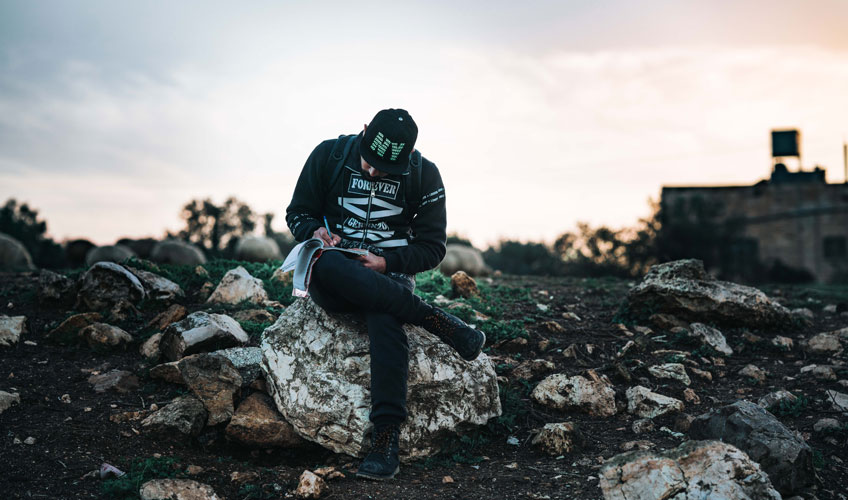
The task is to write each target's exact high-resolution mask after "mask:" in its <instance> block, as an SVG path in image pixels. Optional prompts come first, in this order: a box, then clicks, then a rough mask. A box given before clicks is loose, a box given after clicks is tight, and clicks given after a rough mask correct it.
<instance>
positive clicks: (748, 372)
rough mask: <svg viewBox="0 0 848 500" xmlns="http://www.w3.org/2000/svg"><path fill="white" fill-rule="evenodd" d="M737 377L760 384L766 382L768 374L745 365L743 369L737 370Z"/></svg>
mask: <svg viewBox="0 0 848 500" xmlns="http://www.w3.org/2000/svg"><path fill="white" fill-rule="evenodd" d="M739 376H740V377H743V378H749V379H751V380H753V381H755V382H756V383H758V384H762V383H763V382H765V381H766V378H767V377H768V372H766V371H765V370H763V369H762V368H760V367H758V366H756V365H745V367H744V368H742V369H741V370H739Z"/></svg>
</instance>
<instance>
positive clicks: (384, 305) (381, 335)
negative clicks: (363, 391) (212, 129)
mask: <svg viewBox="0 0 848 500" xmlns="http://www.w3.org/2000/svg"><path fill="white" fill-rule="evenodd" d="M417 137H418V127H417V125H416V124H415V122H414V121H413V120H412V117H411V116H409V113H407V112H406V111H404V110H402V109H385V110H382V111H380V112H379V113H377V115H376V116H375V117H374V119H373V120H372V121H371V123H370V124H368V125H365V126H364V127H363V130H362V132H361V133H360V134H359V135H355V136H353V135H351V136H340V137H339V138H338V139H331V140H327V141H324V142H322V143H321V144H319V145H318V146H317V147H316V148H315V149H314V150H313V151H312V154H311V155H309V158H308V159H307V160H306V165H304V167H303V171H302V172H301V174H300V177H299V178H298V181H297V185H296V186H295V190H294V195H293V196H292V201H291V204H289V206H288V208H287V209H286V222H287V223H288V226H289V229H290V230H291V232H292V234H293V235H294V237H295V239H297V240H298V241H304V240H307V239H309V238H320V239H322V240H323V241H324V242H325V244H327V245H332V246H342V247H345V248H363V249H366V250H368V254H367V255H365V256H357V257H353V256H351V254H347V253H345V252H325V253H323V254H322V255H321V257H320V258H319V259H318V261H317V262H316V263H315V266H314V267H313V270H312V279H311V282H310V285H309V293H310V295H311V297H312V298H313V300H314V301H315V302H316V303H317V304H318V305H320V306H321V307H322V308H324V309H325V310H327V311H329V312H361V313H364V314H365V319H366V323H367V325H368V337H369V341H370V352H371V415H370V420H371V422H372V424H373V426H374V431H373V434H372V441H371V443H372V446H371V449H370V451H369V453H368V455H367V456H366V457H365V460H364V461H363V462H362V464H361V465H360V466H359V470H358V472H357V476H359V477H365V478H369V479H390V478H393V477H394V476H395V474H397V472H398V470H399V461H398V434H399V427H400V424H401V423H402V422H403V421H404V420H405V419H406V415H407V412H406V383H407V373H408V367H409V366H408V365H409V352H408V349H409V348H408V345H407V339H406V334H405V333H404V331H403V329H402V325H403V324H404V323H411V324H413V325H418V326H422V327H424V328H425V329H426V330H427V331H429V332H431V333H433V334H435V335H436V336H438V337H439V338H440V339H442V340H443V341H444V342H445V343H447V344H448V345H450V346H451V347H453V348H454V349H456V351H457V353H459V355H460V356H462V357H463V358H464V359H466V360H469V361H471V360H473V359H475V358H476V357H477V356H478V355H479V354H480V351H481V349H482V348H483V344H484V343H485V341H486V336H485V335H484V334H483V333H482V332H480V331H477V330H474V329H472V328H471V327H469V326H468V325H466V324H465V323H464V322H463V321H462V320H460V319H459V318H457V317H456V316H453V315H451V314H448V313H446V312H444V311H442V310H441V309H439V308H436V307H432V306H430V305H428V304H427V303H425V302H424V301H422V300H421V299H420V298H419V297H418V296H416V295H415V294H413V290H414V288H415V278H414V275H415V273H417V272H421V271H426V270H428V269H432V268H434V267H436V266H437V265H438V264H439V262H440V261H441V260H442V258H443V257H444V255H445V239H446V235H445V224H446V215H445V190H444V186H443V185H442V179H441V176H440V175H439V170H438V169H437V168H436V165H434V164H433V163H432V162H430V161H428V160H427V159H426V158H423V157H422V156H421V154H420V153H418V152H417V151H415V149H414V146H415V140H416V139H417Z"/></svg>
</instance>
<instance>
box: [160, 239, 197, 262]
mask: <svg viewBox="0 0 848 500" xmlns="http://www.w3.org/2000/svg"><path fill="white" fill-rule="evenodd" d="M150 260H152V261H153V262H156V263H159V264H177V265H180V266H199V265H200V264H205V263H206V256H205V255H203V251H202V250H200V249H199V248H197V246H196V245H193V244H191V243H188V242H186V241H181V240H165V241H160V242H158V243H156V245H155V246H154V247H153V250H152V251H151V252H150Z"/></svg>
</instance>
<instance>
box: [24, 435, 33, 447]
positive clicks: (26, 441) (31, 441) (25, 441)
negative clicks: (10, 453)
mask: <svg viewBox="0 0 848 500" xmlns="http://www.w3.org/2000/svg"><path fill="white" fill-rule="evenodd" d="M24 444H28V445H30V446H32V445H34V444H35V438H34V437H32V436H30V437H28V438H26V439H24Z"/></svg>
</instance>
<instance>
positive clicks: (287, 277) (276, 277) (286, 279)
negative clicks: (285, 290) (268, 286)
mask: <svg viewBox="0 0 848 500" xmlns="http://www.w3.org/2000/svg"><path fill="white" fill-rule="evenodd" d="M293 274H294V273H292V272H291V271H283V270H282V269H281V268H279V267H278V268H277V269H275V270H274V273H273V274H271V281H278V282H280V283H282V284H284V285H291V283H292V276H293Z"/></svg>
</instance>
